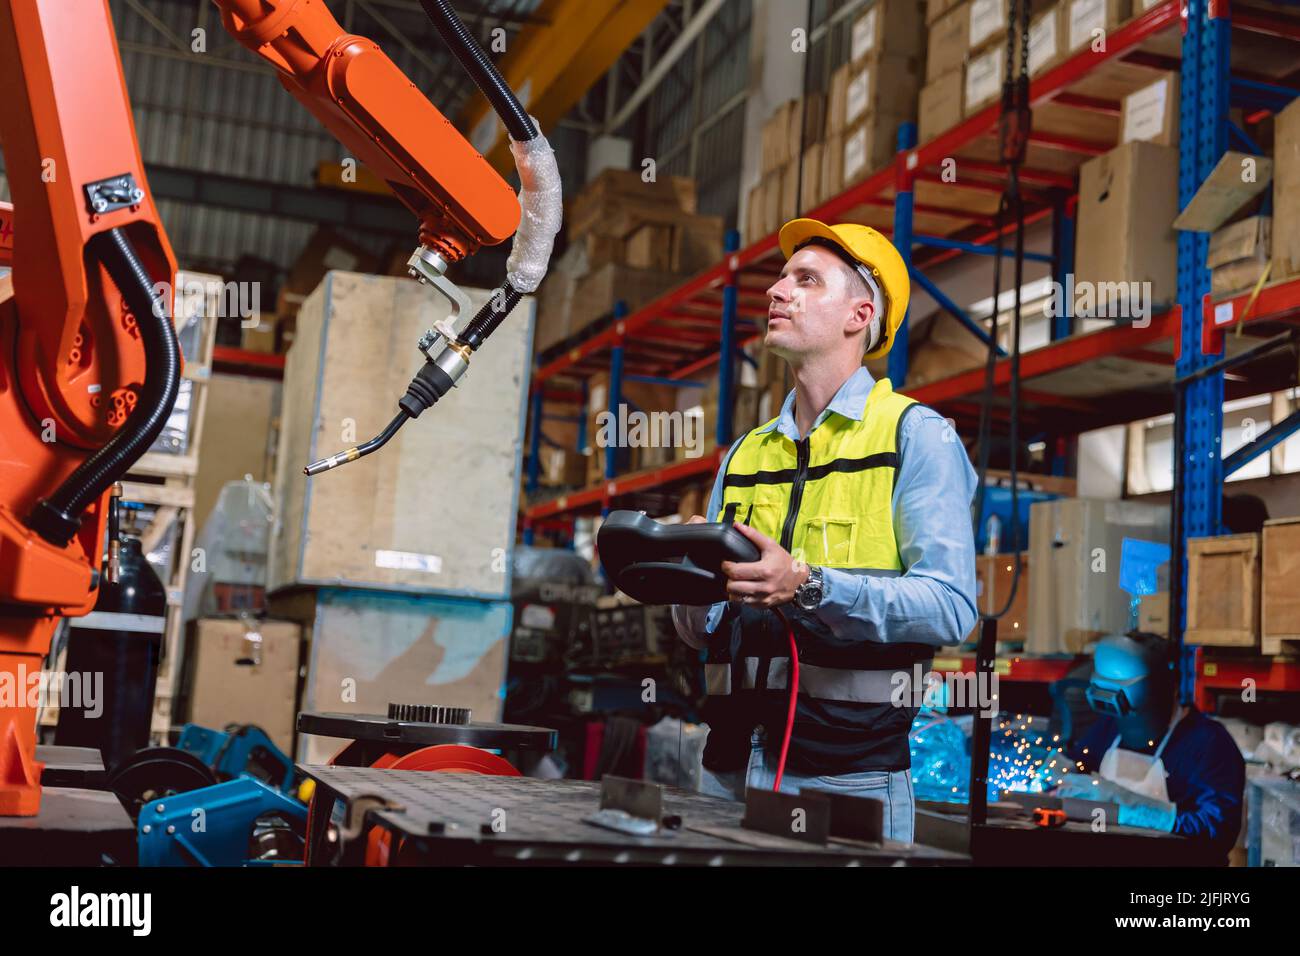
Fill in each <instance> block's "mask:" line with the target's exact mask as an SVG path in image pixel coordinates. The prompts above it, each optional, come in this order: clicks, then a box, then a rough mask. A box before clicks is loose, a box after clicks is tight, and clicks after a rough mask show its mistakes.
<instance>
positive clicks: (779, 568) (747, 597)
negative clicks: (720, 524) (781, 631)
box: [722, 522, 808, 608]
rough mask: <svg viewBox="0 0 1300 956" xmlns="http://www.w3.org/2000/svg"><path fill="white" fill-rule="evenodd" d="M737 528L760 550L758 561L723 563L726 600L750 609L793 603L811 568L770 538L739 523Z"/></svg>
mask: <svg viewBox="0 0 1300 956" xmlns="http://www.w3.org/2000/svg"><path fill="white" fill-rule="evenodd" d="M735 528H736V530H737V531H739V532H740V533H741V534H743V535H744V536H745V537H746V538H748V539H749V540H750V541H752V542H754V544H755V546H756V547H757V548H758V552H759V554H758V560H757V561H750V562H746V563H743V564H741V563H737V562H735V561H723V562H722V573H723V574H725V575H726V576H727V597H729V598H730V599H731V600H733V601H740V602H741V603H743V604H748V605H749V606H750V607H764V608H771V607H777V606H778V605H781V604H789V603H790V602H791V601H793V600H794V592H795V589H796V588H798V587H799V585H801V584H803V583H804V582H805V581H807V580H808V565H807V564H805V563H804V562H802V561H797V560H795V558H794V557H793V556H792V555H791V554H790V552H789V551H787V550H786V549H785V548H783V547H781V546H780V545H779V544H777V543H776V542H775V541H773V540H772V539H771V538H769V537H768V536H767V535H765V534H763V533H761V532H759V531H755V530H754V529H753V528H751V527H749V526H748V525H743V524H740V523H739V522H737V523H736V524H735Z"/></svg>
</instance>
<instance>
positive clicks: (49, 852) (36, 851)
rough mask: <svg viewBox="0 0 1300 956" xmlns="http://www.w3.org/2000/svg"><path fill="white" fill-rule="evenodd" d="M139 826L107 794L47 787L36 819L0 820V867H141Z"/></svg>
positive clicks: (120, 805)
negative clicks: (131, 865)
mask: <svg viewBox="0 0 1300 956" xmlns="http://www.w3.org/2000/svg"><path fill="white" fill-rule="evenodd" d="M135 858H136V837H135V824H134V823H132V822H131V818H130V817H129V816H127V813H126V811H125V810H123V809H122V804H121V802H119V801H118V799H117V797H116V796H114V795H113V794H112V793H111V792H109V791H107V790H80V789H76V788H73V787H46V788H45V790H44V792H43V793H42V794H41V812H40V813H38V814H37V815H36V816H34V817H0V866H105V865H111V864H118V865H129V864H133V863H134V862H135Z"/></svg>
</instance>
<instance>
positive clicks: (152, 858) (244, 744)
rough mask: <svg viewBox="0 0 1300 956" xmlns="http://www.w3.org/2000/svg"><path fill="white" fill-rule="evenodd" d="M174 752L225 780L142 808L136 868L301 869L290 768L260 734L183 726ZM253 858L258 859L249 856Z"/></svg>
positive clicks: (299, 810)
mask: <svg viewBox="0 0 1300 956" xmlns="http://www.w3.org/2000/svg"><path fill="white" fill-rule="evenodd" d="M178 746H179V747H180V749H182V750H185V751H187V752H188V753H191V754H193V755H194V756H195V757H197V758H198V759H199V760H201V761H202V762H203V763H204V764H206V765H207V766H209V767H211V768H212V769H213V771H215V772H216V774H217V776H218V777H230V778H231V779H228V780H225V781H224V782H222V783H218V784H216V785H215V786H211V787H202V788H200V789H198V790H190V791H187V792H185V793H176V794H171V795H169V796H166V797H164V798H162V799H159V800H153V801H150V802H148V803H146V804H144V806H143V807H142V808H141V810H140V817H139V819H138V820H137V821H136V836H137V839H138V841H139V842H138V846H139V863H140V865H141V866H268V865H275V864H285V863H294V864H300V863H301V862H302V847H301V842H300V837H297V836H294V834H295V833H297V834H302V833H304V832H305V830H306V826H307V807H306V805H304V804H303V803H302V802H301V801H299V800H298V799H297V798H296V797H295V796H294V794H293V782H294V774H293V761H292V760H290V759H289V758H288V757H287V756H286V755H285V754H284V753H283V752H282V751H281V750H280V749H279V748H278V747H276V745H275V744H274V743H273V742H272V741H271V739H270V738H269V737H267V735H266V733H265V732H264V731H263V730H262V729H261V728H259V727H254V726H251V725H245V726H242V727H232V728H230V729H228V730H226V731H219V730H211V729H209V728H207V727H200V726H199V725H197V724H186V725H185V726H184V727H183V728H182V730H181V736H180V741H179V743H178ZM254 854H257V855H256V856H255V855H254Z"/></svg>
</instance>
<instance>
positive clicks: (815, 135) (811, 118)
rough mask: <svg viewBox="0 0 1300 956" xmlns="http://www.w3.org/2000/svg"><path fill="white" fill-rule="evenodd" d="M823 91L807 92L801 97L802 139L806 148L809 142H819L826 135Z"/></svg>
mask: <svg viewBox="0 0 1300 956" xmlns="http://www.w3.org/2000/svg"><path fill="white" fill-rule="evenodd" d="M827 100H828V98H827V96H826V94H825V93H809V94H807V95H806V96H805V97H804V98H803V139H802V140H801V142H802V143H803V145H804V148H805V149H807V148H808V145H809V144H810V143H820V142H821V141H822V140H823V139H824V138H825V137H826V104H827Z"/></svg>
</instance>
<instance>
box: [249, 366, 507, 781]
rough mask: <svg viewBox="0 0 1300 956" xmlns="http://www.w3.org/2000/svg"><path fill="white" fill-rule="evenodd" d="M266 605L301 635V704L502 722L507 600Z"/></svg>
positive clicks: (277, 597) (307, 596) (311, 741)
mask: <svg viewBox="0 0 1300 956" xmlns="http://www.w3.org/2000/svg"><path fill="white" fill-rule="evenodd" d="M489 344H490V343H489ZM270 610H271V613H272V614H273V615H274V616H275V617H277V618H282V619H285V620H292V621H297V622H298V623H299V624H301V625H302V627H303V638H304V640H306V641H308V649H307V668H306V678H305V680H304V683H303V687H302V696H301V699H302V705H301V706H302V709H303V710H309V711H341V712H344V713H359V714H383V713H386V712H387V709H388V705H389V703H415V704H420V703H422V704H440V705H442V706H445V707H468V708H470V710H471V711H472V716H473V719H474V720H475V721H487V722H492V721H497V720H500V719H501V701H502V699H503V694H502V687H503V686H504V681H505V674H506V659H507V649H508V648H507V645H508V642H509V637H510V628H511V620H512V606H511V603H510V602H509V601H475V600H462V599H456V598H443V597H437V596H430V595H417V594H396V593H391V592H384V591H371V590H362V589H358V588H295V589H293V590H285V591H280V592H278V593H276V594H274V595H272V596H271V600H270ZM345 743H346V741H343V740H337V739H335V738H332V737H316V736H308V735H301V736H300V737H299V739H298V747H297V756H298V759H299V760H303V761H305V762H307V763H324V762H325V761H327V760H328V759H329V758H330V757H331V756H333V755H334V753H336V752H337V751H338V750H339V749H340V748H341V747H342V746H343V745H344V744H345Z"/></svg>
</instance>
